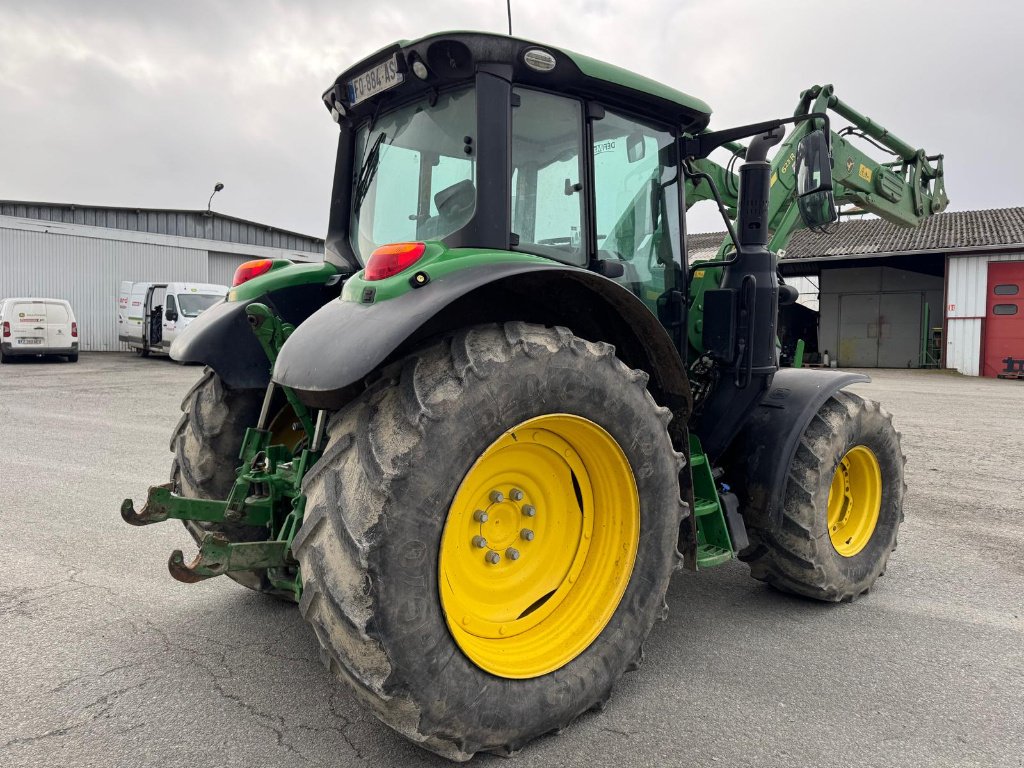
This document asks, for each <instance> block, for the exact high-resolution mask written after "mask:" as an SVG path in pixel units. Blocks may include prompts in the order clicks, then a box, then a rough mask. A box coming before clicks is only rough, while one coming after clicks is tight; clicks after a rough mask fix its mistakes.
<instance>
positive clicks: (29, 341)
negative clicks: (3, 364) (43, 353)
mask: <svg viewBox="0 0 1024 768" xmlns="http://www.w3.org/2000/svg"><path fill="white" fill-rule="evenodd" d="M18 343H19V344H42V343H43V340H42V339H18Z"/></svg>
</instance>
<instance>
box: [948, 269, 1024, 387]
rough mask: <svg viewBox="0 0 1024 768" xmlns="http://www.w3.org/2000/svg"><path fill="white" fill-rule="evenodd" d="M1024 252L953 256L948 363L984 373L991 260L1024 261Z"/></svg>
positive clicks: (972, 372)
mask: <svg viewBox="0 0 1024 768" xmlns="http://www.w3.org/2000/svg"><path fill="white" fill-rule="evenodd" d="M1021 260H1024V253H996V254H988V255H985V254H981V255H976V256H950V258H949V266H948V268H947V270H946V273H947V274H946V279H947V287H946V367H947V368H956V369H957V370H958V371H960V373H962V374H964V375H965V376H979V375H981V335H982V329H983V325H984V322H983V321H984V319H985V297H986V294H987V292H988V263H989V262H990V261H1021Z"/></svg>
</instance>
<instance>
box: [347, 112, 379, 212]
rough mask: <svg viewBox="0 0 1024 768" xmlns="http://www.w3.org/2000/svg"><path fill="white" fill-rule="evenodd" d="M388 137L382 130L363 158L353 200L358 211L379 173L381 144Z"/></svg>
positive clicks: (353, 205)
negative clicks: (371, 183)
mask: <svg viewBox="0 0 1024 768" xmlns="http://www.w3.org/2000/svg"><path fill="white" fill-rule="evenodd" d="M385 138H387V134H385V133H384V131H381V132H380V133H378V134H377V138H376V139H374V141H373V146H372V147H370V151H369V152H367V153H366V159H365V160H363V165H362V167H361V168H360V169H359V180H358V181H356V191H355V199H354V200H353V202H352V210H353V211H355V212H356V213H358V212H359V208H360V207H361V206H362V204H363V199H364V198H365V197H366V193H367V192H369V191H370V182H372V181H373V177H374V176H375V175H376V173H377V165H378V164H379V163H380V145H381V144H382V143H383V142H384V139H385Z"/></svg>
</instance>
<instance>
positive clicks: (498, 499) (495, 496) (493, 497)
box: [490, 491, 505, 504]
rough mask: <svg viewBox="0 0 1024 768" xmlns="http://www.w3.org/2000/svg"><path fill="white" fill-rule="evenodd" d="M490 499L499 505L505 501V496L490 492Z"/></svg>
mask: <svg viewBox="0 0 1024 768" xmlns="http://www.w3.org/2000/svg"><path fill="white" fill-rule="evenodd" d="M490 499H491V501H492V502H494V503H495V504H501V502H503V501H504V500H505V494H503V493H502V492H501V491H491V496H490Z"/></svg>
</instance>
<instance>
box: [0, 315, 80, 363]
mask: <svg viewBox="0 0 1024 768" xmlns="http://www.w3.org/2000/svg"><path fill="white" fill-rule="evenodd" d="M0 323H2V325H0V329H2V330H0V362H2V363H9V362H11V361H12V359H13V358H15V357H29V356H32V357H34V356H37V355H63V356H64V357H66V358H67V359H68V362H69V363H77V362H78V321H76V320H75V313H74V312H73V311H72V310H71V305H70V304H69V303H68V302H66V301H64V299H0Z"/></svg>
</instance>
